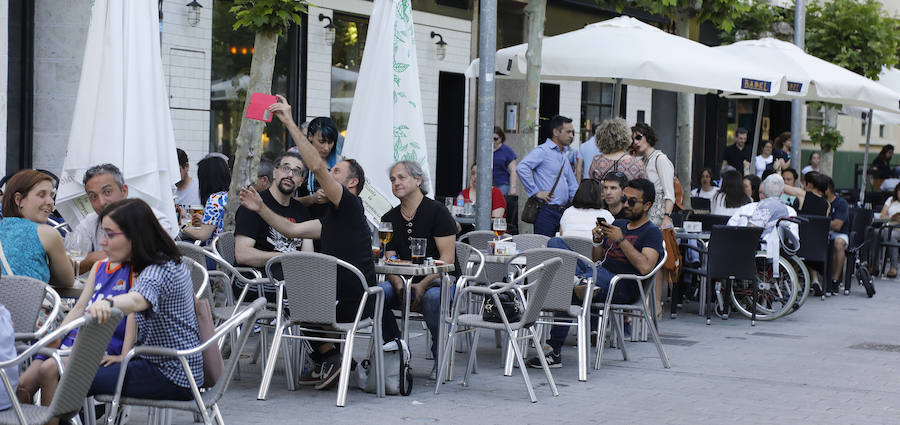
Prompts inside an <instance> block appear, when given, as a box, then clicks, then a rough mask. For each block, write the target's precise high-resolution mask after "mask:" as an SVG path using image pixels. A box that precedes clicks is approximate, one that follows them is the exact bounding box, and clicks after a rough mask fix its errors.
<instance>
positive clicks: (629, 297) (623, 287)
mask: <svg viewBox="0 0 900 425" xmlns="http://www.w3.org/2000/svg"><path fill="white" fill-rule="evenodd" d="M547 247H548V248H559V249H565V250H569V251H571V250H572V248H570V247H569V245H568V244H566V242H565V241H564V240H562V239H561V238H550V240H549V241H548V242H547ZM575 276H577V277H579V278H582V279H584V278H588V277H591V269H590V265H588V264H585V263H584V261H581V260H578V264H576V265H575ZM614 276H615V275H614V274H613V273H611V272H610V271H609V270H606V269H605V268H603V267H602V266H601V267H597V281H596V282H594V287H595V288H596V290H595V292H594V297H593V299H592V301H594V302H606V296H607V294H609V284H610V282H612V278H613V277H614ZM640 296H641V294H640V291H638V289H637V284H636V282H634V281H628V280H626V281H620V282H619V283H618V284H617V285H616V291H615V292H613V297H612V302H613V304H631V303H633V302H634V301H636V300H637V299H638V298H640ZM580 303H581V300H579V299H578V297H576V296H575V295H574V294H572V304H580ZM554 316H556V317H566V316H567V315H565V314H564V313H554ZM591 323H593V321H591ZM569 328H571V326H553V327H551V328H550V339H549V340H547V344H549V345H550V347H553V351H554V352H555V353H559V352H560V350H562V345H563V343H564V342H565V341H566V336H568V335H569Z"/></svg>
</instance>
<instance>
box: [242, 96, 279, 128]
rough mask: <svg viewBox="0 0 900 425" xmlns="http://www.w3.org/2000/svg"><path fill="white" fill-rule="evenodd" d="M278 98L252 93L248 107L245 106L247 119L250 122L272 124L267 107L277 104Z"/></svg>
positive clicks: (270, 114)
mask: <svg viewBox="0 0 900 425" xmlns="http://www.w3.org/2000/svg"><path fill="white" fill-rule="evenodd" d="M277 102H278V98H277V97H275V96H272V95H268V94H263V93H253V94H252V95H251V96H250V105H249V106H247V118H250V119H251V120H259V121H265V122H272V113H271V112H269V106H270V105H272V104H273V103H277Z"/></svg>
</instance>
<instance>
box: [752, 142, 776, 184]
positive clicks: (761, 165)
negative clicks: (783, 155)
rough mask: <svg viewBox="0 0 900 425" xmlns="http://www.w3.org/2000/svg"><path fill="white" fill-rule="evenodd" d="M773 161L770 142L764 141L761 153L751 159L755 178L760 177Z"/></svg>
mask: <svg viewBox="0 0 900 425" xmlns="http://www.w3.org/2000/svg"><path fill="white" fill-rule="evenodd" d="M774 161H775V157H774V156H772V142H770V141H765V142H763V145H762V151H761V152H760V154H759V155H756V158H754V159H753V171H754V173H755V174H756V176H757V177H762V173H763V171H766V167H768V166H769V164H772V163H773V162H774Z"/></svg>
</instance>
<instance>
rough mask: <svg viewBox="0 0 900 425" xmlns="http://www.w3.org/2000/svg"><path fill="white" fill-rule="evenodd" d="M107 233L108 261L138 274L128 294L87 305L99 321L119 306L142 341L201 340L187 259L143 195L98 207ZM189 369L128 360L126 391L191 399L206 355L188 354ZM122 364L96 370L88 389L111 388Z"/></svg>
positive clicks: (172, 344)
mask: <svg viewBox="0 0 900 425" xmlns="http://www.w3.org/2000/svg"><path fill="white" fill-rule="evenodd" d="M99 218H100V228H101V230H102V232H103V237H102V238H101V239H100V245H101V246H102V247H103V251H104V252H105V253H106V254H107V255H108V256H109V260H110V261H114V262H122V263H127V264H129V265H130V266H131V269H132V270H133V271H134V273H135V274H137V281H136V282H135V284H134V287H133V288H131V290H130V291H129V292H128V293H127V294H122V295H116V296H114V297H108V298H103V299H102V300H101V301H99V302H96V303H94V304H92V305H91V306H90V307H88V310H87V312H88V314H90V315H91V316H93V317H95V318H97V321H98V322H101V323H102V322H103V321H105V320H107V319H109V314H110V309H111V308H112V307H117V308H119V309H120V310H122V312H123V313H125V314H131V313H137V314H135V315H134V318H135V321H136V322H137V328H138V335H139V337H138V341H137V344H138V345H148V346H157V347H165V348H171V349H173V350H184V349H189V348H192V347H196V346H197V345H199V343H200V335H199V331H198V328H197V315H196V313H195V312H194V293H193V290H194V287H193V284H192V283H191V274H190V271H188V268H187V265H185V264H184V263H182V262H181V253H180V252H179V251H178V248H177V247H176V246H175V242H174V241H172V238H170V237H169V235H168V234H166V232H165V230H163V228H162V227H161V226H160V225H159V221H157V220H156V216H155V215H154V214H153V211H152V210H151V209H150V206H149V205H147V204H146V203H145V202H144V201H142V200H140V199H124V200H121V201H118V202H115V203H112V204H110V205H109V206H107V207H106V209H104V210H103V212H102V213H100V217H99ZM187 361H188V365H189V368H190V375H188V374H187V373H186V372H185V370H184V369H183V368H182V367H181V364H180V362H179V360H178V359H176V358H174V357H164V356H155V355H142V356H140V357H137V358H134V359H132V360H131V361H130V362H129V363H128V368H127V371H126V373H125V383H124V385H123V387H122V395H123V396H128V397H137V398H148V399H157V400H190V399H192V398H193V397H192V395H191V389H190V387H191V384H190V382H191V380H193V382H194V383H195V384H196V385H197V386H198V387H199V386H200V385H202V384H203V358H202V357H201V354H200V353H196V354H195V355H192V356H189V357H188V359H187ZM120 368H121V365H120V364H118V363H116V364H112V365H110V366H108V367H105V368H100V370H98V371H97V376H95V377H94V383H93V384H92V385H91V389H90V391H89V394H91V395H95V394H113V393H114V392H115V390H116V382H117V380H118V376H119V370H120Z"/></svg>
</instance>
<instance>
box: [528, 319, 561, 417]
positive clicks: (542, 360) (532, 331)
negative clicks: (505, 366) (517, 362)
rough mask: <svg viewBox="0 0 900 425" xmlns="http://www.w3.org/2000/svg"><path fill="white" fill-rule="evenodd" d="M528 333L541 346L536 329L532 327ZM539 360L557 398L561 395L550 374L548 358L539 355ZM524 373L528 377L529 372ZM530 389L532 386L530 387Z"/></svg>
mask: <svg viewBox="0 0 900 425" xmlns="http://www.w3.org/2000/svg"><path fill="white" fill-rule="evenodd" d="M524 330H525V329H523V331H524ZM527 332H529V333H530V334H531V339H532V340H533V341H534V343H535V344H540V340H539V339H538V336H537V334H535V333H534V327H532V328H531V329H530V330H528V331H527ZM538 358H539V359H541V367H542V368H543V369H544V375H546V376H547V383H548V384H550V391H551V392H553V396H554V397H556V396H558V395H559V390H558V389H557V388H556V381H554V380H553V374H552V373H551V372H550V365H548V364H547V356H542V355H538ZM523 362H524V360H523ZM522 366H524V365H522ZM523 372H525V376H528V371H526V370H524V369H523ZM528 388H529V389H530V388H531V385H529V386H528ZM535 401H537V400H532V402H535Z"/></svg>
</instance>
